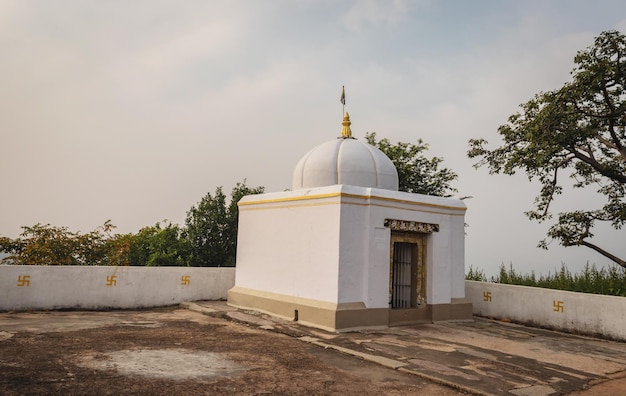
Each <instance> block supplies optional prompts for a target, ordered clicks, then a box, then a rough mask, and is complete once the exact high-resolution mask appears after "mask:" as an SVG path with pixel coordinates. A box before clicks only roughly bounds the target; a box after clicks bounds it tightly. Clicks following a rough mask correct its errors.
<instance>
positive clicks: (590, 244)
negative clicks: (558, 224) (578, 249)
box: [580, 240, 626, 268]
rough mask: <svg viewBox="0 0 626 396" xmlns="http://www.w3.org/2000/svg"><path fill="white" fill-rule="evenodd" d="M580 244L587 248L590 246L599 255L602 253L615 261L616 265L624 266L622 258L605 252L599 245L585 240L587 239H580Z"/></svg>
mask: <svg viewBox="0 0 626 396" xmlns="http://www.w3.org/2000/svg"><path fill="white" fill-rule="evenodd" d="M580 244H581V245H583V246H587V247H588V248H591V249H593V250H595V251H596V252H598V253H600V254H601V255H603V256H604V257H606V258H608V259H610V260H612V261H614V262H615V263H617V264H618V265H620V266H621V267H624V268H626V260H622V259H621V258H619V257H617V256H615V255H613V254H611V253H609V252H607V251H606V250H604V249H602V248H601V247H599V246H596V245H594V244H593V243H590V242H587V241H584V240H583V241H581V242H580Z"/></svg>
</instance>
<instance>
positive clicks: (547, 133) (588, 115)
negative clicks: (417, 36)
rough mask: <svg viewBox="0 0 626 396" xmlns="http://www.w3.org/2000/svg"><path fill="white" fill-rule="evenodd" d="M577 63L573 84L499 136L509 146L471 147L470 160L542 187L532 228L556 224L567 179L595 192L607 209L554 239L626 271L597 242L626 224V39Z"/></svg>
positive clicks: (565, 216)
mask: <svg viewBox="0 0 626 396" xmlns="http://www.w3.org/2000/svg"><path fill="white" fill-rule="evenodd" d="M574 62H575V64H576V66H575V68H574V70H573V71H572V81H570V82H568V83H566V84H565V85H564V86H563V87H562V88H560V89H557V90H555V91H550V92H542V93H539V94H537V95H536V96H535V97H534V98H533V99H532V100H530V101H528V102H527V103H525V104H523V105H521V108H522V111H521V112H520V113H517V114H514V115H512V116H510V117H509V120H508V123H507V124H505V125H502V126H501V127H500V128H499V129H498V132H499V134H500V135H501V137H502V138H503V140H504V144H503V145H502V146H500V147H498V148H495V149H493V150H488V149H486V148H485V145H486V144H487V141H485V140H484V139H472V140H470V142H469V143H470V149H469V151H468V156H469V157H470V158H479V159H480V162H478V163H477V164H476V166H477V167H479V166H483V165H486V166H487V167H488V168H489V172H490V173H492V174H493V173H501V172H502V173H504V174H508V175H512V174H514V173H515V172H516V171H517V170H522V171H524V172H525V173H526V175H527V176H528V178H529V179H531V180H533V179H536V180H538V181H539V182H540V183H541V189H540V191H539V194H538V195H537V197H536V198H535V208H534V209H533V210H531V211H528V212H526V215H527V216H528V217H529V218H530V219H531V220H537V221H545V220H549V219H551V218H552V213H551V212H550V205H551V203H552V202H553V201H554V200H555V198H556V197H557V196H558V195H560V194H562V193H563V186H562V185H561V184H560V183H561V182H562V178H563V175H565V176H570V177H571V178H572V179H573V180H574V183H573V187H574V188H581V189H582V188H596V189H597V190H596V191H597V193H598V197H599V198H600V197H602V198H603V200H604V203H603V204H601V205H599V206H598V207H596V208H595V209H592V210H582V209H580V210H574V211H571V212H564V213H559V215H558V221H557V222H556V223H555V224H553V225H552V226H551V227H550V228H549V230H548V233H547V236H548V238H549V239H550V240H555V241H557V242H558V243H560V244H561V245H563V246H587V247H589V248H591V249H593V250H595V251H597V252H599V253H600V254H602V255H604V256H605V257H607V258H609V259H611V260H613V261H614V262H616V263H617V264H619V265H621V266H625V267H626V261H624V259H623V258H620V257H617V256H615V255H614V254H612V253H610V252H608V251H606V250H604V249H602V248H601V247H599V246H597V245H595V244H593V243H591V242H590V240H591V239H592V238H593V232H592V230H593V228H594V226H595V225H596V224H597V223H599V222H606V223H609V224H611V226H612V227H613V228H615V229H616V230H619V229H621V227H622V226H623V225H624V224H625V223H626V201H625V197H626V37H625V36H624V35H622V34H621V33H619V32H617V31H608V32H604V33H602V34H601V35H600V36H598V37H597V38H596V39H595V43H594V45H593V46H591V47H589V48H587V49H586V50H584V51H580V52H579V53H578V54H577V55H576V57H575V58H574ZM548 244H549V243H548V241H547V240H544V241H542V242H540V244H539V246H540V247H542V248H547V247H548Z"/></svg>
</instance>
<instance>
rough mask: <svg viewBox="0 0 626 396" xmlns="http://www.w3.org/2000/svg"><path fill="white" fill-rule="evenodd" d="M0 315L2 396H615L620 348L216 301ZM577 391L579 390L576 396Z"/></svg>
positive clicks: (505, 326) (621, 371)
mask: <svg viewBox="0 0 626 396" xmlns="http://www.w3.org/2000/svg"><path fill="white" fill-rule="evenodd" d="M184 308H187V309H181V308H180V307H170V308H164V309H156V310H148V311H110V312H74V311H67V312H31V313H8V314H7V313H5V314H0V394H9V395H12V394H15V395H17V394H50V393H59V394H94V395H99V394H171V393H173V392H176V393H180V394H227V393H230V394H232V393H236V394H288V395H298V394H302V395H304V394H307V395H309V394H320V395H321V394H338V393H343V394H346V395H351V394H359V395H381V394H390V395H393V394H397V395H404V394H416V393H419V394H429V395H458V394H485V395H490V394H494V395H550V394H555V395H558V394H582V395H595V394H602V395H606V394H620V393H621V392H623V389H626V387H625V386H626V379H625V378H624V377H625V374H626V344H624V343H617V342H611V341H605V340H599V339H593V338H587V337H578V336H573V335H568V334H563V333H558V332H553V331H547V330H541V329H534V328H528V327H524V326H518V325H514V324H510V323H500V322H495V321H489V320H484V319H478V318H477V319H476V320H475V321H473V322H463V323H438V324H424V325H417V326H407V327H395V328H391V329H387V330H384V331H359V332H351V333H342V334H336V333H329V332H325V331H322V330H316V329H311V328H307V327H304V326H301V325H299V324H298V323H296V322H289V321H282V320H278V319H275V318H271V317H269V316H267V315H263V314H260V313H258V312H253V311H244V310H236V309H233V308H230V307H228V306H226V304H225V303H224V302H199V303H187V304H184ZM580 392H582V393H580Z"/></svg>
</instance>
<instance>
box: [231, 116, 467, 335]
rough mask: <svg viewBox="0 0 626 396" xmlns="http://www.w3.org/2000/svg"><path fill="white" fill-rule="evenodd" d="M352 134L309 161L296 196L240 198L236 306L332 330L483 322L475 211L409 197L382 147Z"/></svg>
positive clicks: (296, 183) (453, 202)
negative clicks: (475, 274)
mask: <svg viewBox="0 0 626 396" xmlns="http://www.w3.org/2000/svg"><path fill="white" fill-rule="evenodd" d="M342 125H343V129H342V133H341V137H339V138H337V139H335V140H332V141H329V142H326V143H323V144H321V145H319V146H317V147H315V148H313V149H312V150H311V151H309V152H308V153H307V154H305V155H304V157H302V159H301V160H300V162H299V163H298V164H297V165H296V168H295V170H294V173H293V190H292V191H286V192H277V193H267V194H261V195H251V196H247V197H244V198H243V199H242V200H241V201H240V202H239V234H238V247H237V269H236V275H235V277H236V279H235V287H233V288H232V289H231V290H230V291H229V292H228V304H229V305H232V306H235V307H239V308H247V309H253V310H257V311H262V312H266V313H269V314H272V315H275V316H280V317H283V318H287V319H290V320H298V321H299V322H301V323H302V324H305V325H309V326H313V327H318V328H322V329H326V330H331V331H347V330H353V329H358V328H365V327H387V326H393V325H401V324H410V323H418V322H433V321H442V320H462V319H471V317H472V306H471V303H470V302H469V301H468V300H466V299H465V282H464V276H465V275H464V273H465V264H464V253H465V252H464V249H465V246H464V238H465V233H464V224H465V222H464V217H465V210H466V206H465V204H464V203H463V202H462V201H460V200H458V199H452V198H441V197H434V196H427V195H421V194H411V193H405V192H399V191H398V174H397V171H396V169H395V167H394V165H393V163H392V162H391V160H390V159H389V158H388V157H387V156H386V155H385V154H384V153H383V152H382V151H380V150H379V149H378V148H376V147H373V146H371V145H369V144H367V143H364V142H360V141H358V140H356V139H355V138H353V137H352V132H351V130H350V118H349V115H348V113H346V114H345V116H344V119H343V123H342Z"/></svg>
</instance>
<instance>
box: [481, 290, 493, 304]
mask: <svg viewBox="0 0 626 396" xmlns="http://www.w3.org/2000/svg"><path fill="white" fill-rule="evenodd" d="M483 301H487V302H491V292H490V291H486V292H483Z"/></svg>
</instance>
